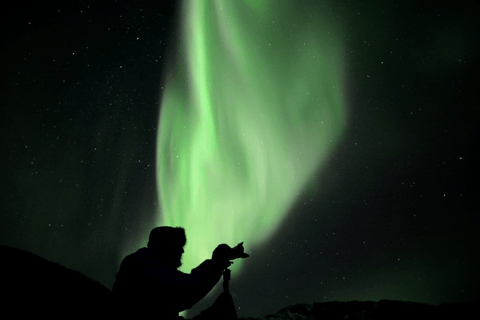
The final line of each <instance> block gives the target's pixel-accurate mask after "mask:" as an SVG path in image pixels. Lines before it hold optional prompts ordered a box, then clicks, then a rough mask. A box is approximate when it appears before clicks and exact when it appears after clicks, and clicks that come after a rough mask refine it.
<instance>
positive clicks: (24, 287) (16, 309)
mask: <svg viewBox="0 0 480 320" xmlns="http://www.w3.org/2000/svg"><path fill="white" fill-rule="evenodd" d="M0 257H1V263H0V277H1V280H0V283H1V285H0V288H1V289H0V290H1V294H2V300H1V302H2V314H0V317H1V318H4V319H6V318H5V317H3V316H2V315H10V316H9V317H7V318H10V317H11V315H12V314H14V315H15V316H14V318H17V319H20V318H25V316H35V317H38V316H40V315H47V316H48V317H49V318H64V319H72V318H77V317H81V316H89V317H92V316H93V317H97V316H103V315H107V314H108V313H109V311H110V305H111V292H110V290H108V289H107V288H106V287H105V286H103V285H102V284H101V283H99V282H97V281H94V280H92V279H90V278H88V277H87V276H85V275H83V274H82V273H80V272H77V271H73V270H70V269H67V268H65V267H63V266H61V265H59V264H57V263H54V262H50V261H47V260H45V259H44V258H41V257H39V256H37V255H34V254H32V253H29V252H26V251H23V250H19V249H16V248H12V247H7V246H0Z"/></svg>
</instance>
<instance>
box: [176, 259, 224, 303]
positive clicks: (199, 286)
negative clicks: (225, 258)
mask: <svg viewBox="0 0 480 320" xmlns="http://www.w3.org/2000/svg"><path fill="white" fill-rule="evenodd" d="M223 269H224V268H223V265H221V264H218V263H216V262H215V261H213V260H205V261H204V262H203V263H202V264H200V265H199V266H198V267H196V268H195V269H193V270H192V272H191V273H190V274H185V273H182V272H177V276H176V280H175V282H176V284H174V286H175V287H176V290H174V291H175V292H176V295H177V299H176V301H178V304H177V307H178V311H179V312H180V311H183V310H186V309H190V308H191V307H193V306H194V305H195V304H196V303H197V302H198V301H200V300H201V299H203V298H204V297H205V296H206V295H207V293H209V292H210V290H212V289H213V287H214V286H215V285H216V284H217V282H218V280H220V277H221V276H222V271H223Z"/></svg>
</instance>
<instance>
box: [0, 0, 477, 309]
mask: <svg viewBox="0 0 480 320" xmlns="http://www.w3.org/2000/svg"><path fill="white" fill-rule="evenodd" d="M279 3H281V1H279ZM431 3H432V5H426V4H422V5H419V4H418V3H417V1H384V2H382V4H380V5H379V2H378V1H346V0H342V1H334V4H332V5H330V10H332V13H331V17H332V18H333V20H335V23H336V24H337V25H340V26H341V27H342V30H343V35H342V37H343V38H342V41H343V43H344V44H345V48H344V57H345V61H344V63H345V65H344V69H345V75H344V77H345V92H344V94H345V97H346V115H347V118H346V125H345V129H344V132H343V135H342V137H341V139H340V141H339V143H338V144H337V146H336V147H335V148H334V150H333V152H332V153H331V154H329V156H328V158H327V160H326V163H325V164H324V165H323V167H322V168H321V170H319V172H318V174H317V175H316V177H315V178H314V179H313V182H310V183H309V185H308V186H307V187H306V188H305V190H304V191H303V192H302V193H300V195H299V196H298V198H297V200H296V202H295V204H294V206H293V207H292V208H291V209H290V212H289V214H288V215H287V216H286V218H285V219H284V220H283V221H282V223H281V225H280V227H279V228H278V229H277V230H275V231H274V232H273V236H272V237H270V239H269V240H268V241H266V242H264V243H261V244H259V245H256V246H252V247H253V248H254V249H249V244H251V243H249V239H243V240H244V241H245V248H246V251H247V252H248V253H249V254H250V258H249V259H247V260H246V261H245V263H244V264H243V267H242V271H241V273H240V274H239V275H238V276H236V277H233V278H232V282H231V291H232V295H233V297H234V301H235V303H236V306H237V307H238V308H239V310H238V314H239V316H249V315H251V316H254V315H258V316H260V315H265V314H267V313H273V312H276V311H278V310H279V309H281V308H282V307H284V306H287V305H291V304H295V303H312V302H314V301H316V302H323V301H333V300H342V301H348V300H379V299H396V300H408V301H416V302H424V303H431V304H439V303H443V302H456V301H470V300H473V299H478V298H479V296H480V292H479V289H478V288H479V285H480V274H479V273H478V272H477V270H479V269H480V259H479V258H478V246H479V245H480V241H479V240H480V238H479V236H478V231H479V227H480V223H479V206H478V196H477V192H475V191H474V190H475V186H476V185H477V184H478V178H479V172H478V166H477V164H476V163H478V161H479V156H478V155H477V154H476V153H477V150H478V146H479V145H478V141H479V140H478V139H479V135H478V129H477V124H478V123H479V109H478V107H479V100H478V92H479V84H480V81H479V76H478V74H479V68H478V67H479V60H478V58H477V57H478V55H479V54H480V52H479V44H478V36H479V33H478V31H477V30H478V29H477V26H476V24H475V20H476V19H477V17H478V13H479V9H480V7H479V5H478V4H476V2H475V1H458V2H449V3H448V5H446V4H445V5H443V4H440V3H437V2H431ZM279 8H280V9H279ZM279 8H276V9H275V10H281V5H279ZM178 12H179V6H178V5H177V4H176V2H175V1H109V2H108V4H107V3H106V2H98V1H81V2H80V1H64V2H62V3H61V4H55V5H53V4H52V5H49V4H48V2H42V3H38V4H34V5H29V6H26V5H24V4H23V3H19V2H17V3H12V5H11V7H9V8H8V9H5V10H3V11H2V23H3V24H4V25H3V27H2V28H1V31H0V32H1V33H2V34H1V35H2V37H1V50H0V55H1V57H0V61H1V62H0V72H1V73H0V74H1V76H2V85H1V87H0V104H1V110H2V112H1V114H2V117H1V135H0V137H1V152H2V157H1V161H2V171H1V172H2V173H1V178H0V181H1V192H0V203H1V206H2V207H1V209H2V211H1V213H0V244H2V245H9V246H13V247H17V248H20V249H24V250H27V251H30V252H32V253H35V254H38V255H40V256H42V257H44V258H46V259H48V260H51V261H54V262H57V263H60V264H62V265H64V266H66V267H68V268H71V269H74V270H77V271H80V272H82V273H84V274H86V275H87V276H89V277H91V278H93V279H95V280H98V281H100V282H101V283H103V284H104V285H105V286H107V287H108V288H111V285H112V284H113V281H114V276H115V274H116V272H117V270H118V267H119V263H120V261H121V259H122V258H123V257H124V255H126V254H128V253H130V252H131V251H132V250H133V249H132V250H129V249H126V248H130V247H132V248H133V247H135V244H138V247H139V246H141V244H142V243H144V241H145V237H146V235H148V232H149V230H150V229H151V228H153V227H155V226H156V221H158V217H157V215H158V212H159V208H160V203H159V198H158V195H157V185H156V183H157V180H156V146H157V144H156V143H157V142H156V141H157V132H158V130H159V128H158V117H159V112H160V109H159V106H160V104H161V97H162V96H161V87H162V85H163V83H162V79H163V78H162V76H164V73H165V68H166V64H165V63H166V62H165V61H166V60H167V59H166V57H167V56H168V54H169V52H171V50H170V49H171V48H174V46H175V45H176V44H177V43H178V41H177V40H178V31H177V27H178V25H179V15H178ZM7 21H8V22H7ZM259 32H261V30H260V31H259ZM169 50H170V51H169ZM238 227H239V228H241V226H238ZM186 233H187V238H188V230H186ZM210 236H212V235H210ZM188 241H195V239H190V238H188ZM132 244H133V245H132ZM235 244H236V243H232V244H231V245H235ZM212 250H213V248H212ZM200 262H201V261H199V263H200ZM216 295H217V293H215V294H214V295H213V296H212V297H209V298H206V299H205V300H204V301H202V302H201V303H199V306H198V307H195V310H197V311H198V310H199V308H203V307H205V306H206V305H208V304H211V303H212V298H214V297H215V296H216ZM197 311H194V313H195V312H197Z"/></svg>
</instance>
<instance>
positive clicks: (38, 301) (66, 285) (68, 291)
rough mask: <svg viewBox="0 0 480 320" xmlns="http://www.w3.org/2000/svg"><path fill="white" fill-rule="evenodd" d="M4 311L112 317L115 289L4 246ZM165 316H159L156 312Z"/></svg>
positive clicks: (392, 319) (346, 305)
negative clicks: (112, 295) (112, 292)
mask: <svg viewBox="0 0 480 320" xmlns="http://www.w3.org/2000/svg"><path fill="white" fill-rule="evenodd" d="M0 256H1V257H2V261H1V263H0V266H1V267H0V272H1V281H0V284H1V285H0V288H1V291H2V292H1V293H2V300H1V301H2V314H0V315H2V316H4V317H3V318H5V315H8V316H9V317H11V315H12V314H13V315H15V318H24V317H26V316H31V317H34V316H36V317H38V316H48V317H49V318H55V319H57V318H58V319H59V318H62V319H71V318H80V317H87V316H88V317H93V318H97V317H98V318H99V317H109V318H110V317H112V315H114V314H115V310H114V308H113V304H112V297H111V291H110V290H109V289H107V288H106V287H105V286H103V285H102V284H101V283H100V282H98V281H95V280H93V279H90V278H89V277H87V276H85V275H84V274H82V273H80V272H77V271H74V270H71V269H68V268H65V267H63V266H61V265H59V264H57V263H54V262H51V261H48V260H46V259H44V258H42V257H39V256H37V255H35V254H32V253H29V252H27V251H23V250H20V249H16V248H12V247H8V246H2V245H0ZM477 305H478V303H477V302H468V303H448V304H441V305H438V306H434V305H429V304H424V303H416V302H406V301H392V300H380V301H378V302H375V301H348V302H338V301H332V302H322V303H311V304H298V305H294V306H288V307H286V308H284V309H282V310H280V311H279V312H277V313H276V314H269V315H266V316H263V317H245V318H241V319H244V320H264V319H265V320H267V319H268V320H274V319H282V320H293V319H295V320H306V319H322V320H337V319H353V320H367V319H371V320H383V319H385V320H386V319H388V320H397V319H398V320H405V319H467V318H470V317H471V315H472V314H475V312H476V310H477ZM156 318H159V319H160V318H161V315H156Z"/></svg>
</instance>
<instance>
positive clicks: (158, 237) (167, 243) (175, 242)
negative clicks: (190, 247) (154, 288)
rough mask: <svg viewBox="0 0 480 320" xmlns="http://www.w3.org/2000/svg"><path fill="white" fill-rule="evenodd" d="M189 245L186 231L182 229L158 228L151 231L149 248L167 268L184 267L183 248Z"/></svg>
mask: <svg viewBox="0 0 480 320" xmlns="http://www.w3.org/2000/svg"><path fill="white" fill-rule="evenodd" d="M186 243H187V237H186V236H185V230H184V229H183V228H180V227H176V228H173V227H157V228H154V229H152V231H150V236H149V238H148V244H147V247H149V248H150V249H152V250H153V251H154V252H155V254H156V255H157V256H158V257H159V259H160V260H161V261H162V262H163V263H164V264H165V265H167V266H170V267H174V268H175V269H176V268H178V267H180V266H181V265H182V254H183V252H184V251H183V247H184V246H185V244H186Z"/></svg>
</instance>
